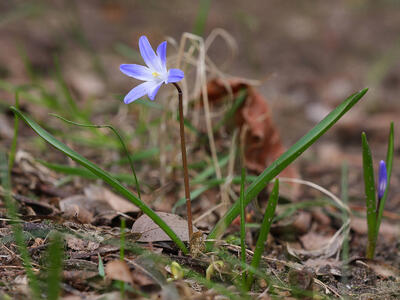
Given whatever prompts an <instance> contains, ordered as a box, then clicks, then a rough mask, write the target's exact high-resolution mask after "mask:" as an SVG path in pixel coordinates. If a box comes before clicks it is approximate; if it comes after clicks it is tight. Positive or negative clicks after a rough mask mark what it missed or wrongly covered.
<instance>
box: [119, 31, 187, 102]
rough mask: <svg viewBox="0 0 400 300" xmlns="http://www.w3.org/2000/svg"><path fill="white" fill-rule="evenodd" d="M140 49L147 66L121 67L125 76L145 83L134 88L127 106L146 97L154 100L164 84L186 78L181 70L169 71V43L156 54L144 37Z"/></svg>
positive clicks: (160, 47)
mask: <svg viewBox="0 0 400 300" xmlns="http://www.w3.org/2000/svg"><path fill="white" fill-rule="evenodd" d="M139 49H140V54H141V55H142V57H143V60H144V62H145V63H146V65H147V66H140V65H135V64H123V65H121V66H120V67H119V69H120V70H121V72H122V73H124V74H125V75H128V76H130V77H133V78H136V79H138V80H142V81H145V82H143V83H142V84H140V85H138V86H136V87H134V88H133V89H132V90H131V91H130V92H129V93H128V94H127V95H126V96H125V98H124V102H125V103H126V104H129V103H131V102H133V101H135V100H137V99H139V98H141V97H143V96H144V95H148V96H149V98H150V100H154V98H155V96H156V94H157V92H158V90H159V88H160V87H161V86H162V84H163V83H165V84H168V83H172V82H178V81H181V80H182V78H183V77H184V74H183V71H181V70H179V69H169V70H167V42H162V43H161V44H160V45H159V46H158V48H157V54H156V53H155V52H154V50H153V48H152V47H151V45H150V43H149V40H148V39H147V37H146V36H144V35H143V36H141V37H140V38H139Z"/></svg>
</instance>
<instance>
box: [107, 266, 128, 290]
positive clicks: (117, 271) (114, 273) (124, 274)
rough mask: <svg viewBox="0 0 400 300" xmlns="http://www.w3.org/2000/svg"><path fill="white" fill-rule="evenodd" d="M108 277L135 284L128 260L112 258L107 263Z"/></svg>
mask: <svg viewBox="0 0 400 300" xmlns="http://www.w3.org/2000/svg"><path fill="white" fill-rule="evenodd" d="M106 277H107V278H109V279H112V280H121V281H124V282H128V283H130V284H131V285H133V279H132V274H131V270H130V269H129V266H128V265H127V263H126V262H124V261H121V260H112V261H110V262H108V263H107V265H106Z"/></svg>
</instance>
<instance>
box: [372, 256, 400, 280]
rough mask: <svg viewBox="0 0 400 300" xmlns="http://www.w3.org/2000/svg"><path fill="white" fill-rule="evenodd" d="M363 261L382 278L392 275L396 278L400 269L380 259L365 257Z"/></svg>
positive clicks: (399, 274) (399, 273)
mask: <svg viewBox="0 0 400 300" xmlns="http://www.w3.org/2000/svg"><path fill="white" fill-rule="evenodd" d="M365 263H366V264H367V265H368V267H370V268H371V269H372V270H374V272H375V273H376V274H377V275H378V276H380V277H383V278H388V277H393V278H396V279H398V278H399V276H400V270H399V269H397V268H396V267H394V266H392V265H388V264H386V263H384V262H382V261H379V260H375V259H367V260H365Z"/></svg>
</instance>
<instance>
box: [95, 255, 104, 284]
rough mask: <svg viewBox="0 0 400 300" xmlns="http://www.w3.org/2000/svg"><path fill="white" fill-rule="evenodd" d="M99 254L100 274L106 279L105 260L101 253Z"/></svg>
mask: <svg viewBox="0 0 400 300" xmlns="http://www.w3.org/2000/svg"><path fill="white" fill-rule="evenodd" d="M97 256H98V257H99V267H98V270H99V276H100V277H101V278H103V279H104V278H105V277H106V272H105V270H104V264H103V260H102V259H101V256H100V253H97Z"/></svg>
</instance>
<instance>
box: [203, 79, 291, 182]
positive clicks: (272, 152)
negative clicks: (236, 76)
mask: <svg viewBox="0 0 400 300" xmlns="http://www.w3.org/2000/svg"><path fill="white" fill-rule="evenodd" d="M227 84H228V85H229V88H230V89H231V91H232V93H233V95H234V96H238V94H239V92H240V91H241V90H242V89H246V91H247V95H246V99H245V101H244V102H243V104H242V105H241V107H240V108H239V109H238V110H237V111H236V115H235V123H236V126H238V127H239V128H240V129H243V127H244V125H247V128H248V132H247V133H246V137H245V139H246V140H245V144H246V149H245V163H246V167H247V168H248V169H250V170H253V171H255V172H258V173H261V172H262V171H264V169H265V168H266V167H268V166H269V164H270V163H271V162H272V161H274V160H275V159H277V158H278V157H279V156H280V155H281V154H282V153H283V152H284V151H285V147H284V146H283V144H282V142H281V138H280V135H279V132H278V130H277V128H276V127H275V125H274V124H273V122H272V118H271V113H270V109H269V108H268V104H267V101H266V99H265V98H264V97H263V96H262V95H261V94H260V93H258V92H257V91H256V90H255V89H254V87H252V86H250V85H249V84H248V83H245V82H243V81H240V80H231V81H229V82H228V83H226V82H223V81H222V80H219V79H215V80H212V81H210V82H209V83H208V84H207V91H208V97H209V100H210V102H218V101H221V100H223V99H229V97H227V96H228V95H229V92H228V89H227V88H226V86H227ZM281 175H282V176H285V177H293V178H295V177H299V174H298V171H297V169H296V168H295V167H294V166H293V165H290V166H289V167H287V168H286V169H285V170H284V171H283V172H282V173H281Z"/></svg>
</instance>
